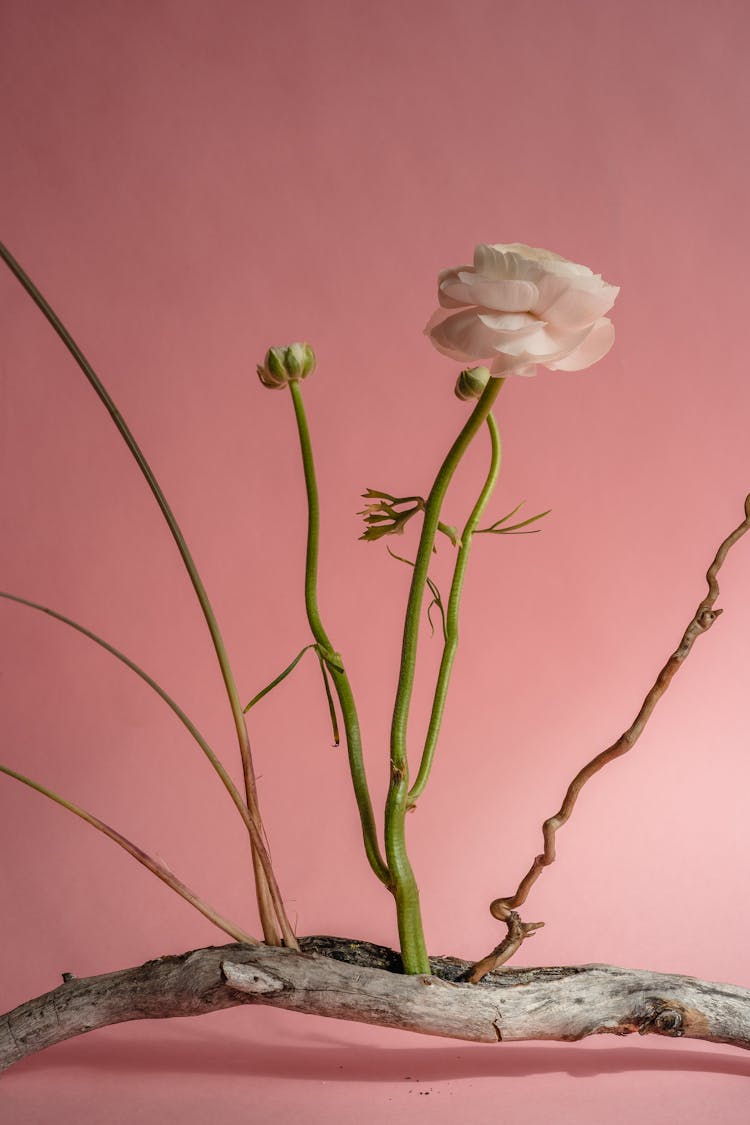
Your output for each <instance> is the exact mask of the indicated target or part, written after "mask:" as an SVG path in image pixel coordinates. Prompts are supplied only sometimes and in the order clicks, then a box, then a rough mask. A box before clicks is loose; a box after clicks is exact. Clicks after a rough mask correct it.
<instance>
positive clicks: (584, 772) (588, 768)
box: [471, 495, 750, 981]
mask: <svg viewBox="0 0 750 1125" xmlns="http://www.w3.org/2000/svg"><path fill="white" fill-rule="evenodd" d="M749 530H750V495H748V496H747V497H746V498H745V518H744V520H743V521H742V523H741V524H739V526H738V527H736V528H735V529H734V531H732V532H730V534H729V535H728V536H727V537H726V539H725V540H724V542H723V543H722V544H721V546H720V547H719V549H718V550H717V552H716V554H715V556H714V560H713V562H712V563H711V565H710V566H709V568H708V571H707V572H706V583H707V585H708V593H707V594H706V597H705V598H704V599H703V601H702V602H701V603H700V605H699V606H698V608H697V609H696V611H695V613H694V614H693V617H692V620H691V621H690V623H689V625H688V626H687V628H686V629H685V632H684V633H683V635H682V640H681V641H680V643H679V645H678V646H677V648H676V649H675V651H674V652H673V653H672V655H671V656H670V657H669V659H668V660H667V662H666V664H665V665H664V667H663V668H662V670H661V671H660V672H659V675H658V676H657V677H656V680H655V681H654V684H653V686H652V688H651V689H650V691H649V692H648V694H647V695H646V698H645V699H644V701H643V703H642V705H641V709H640V711H639V712H638V714H637V715H636V717H635V719H634V720H633V722H632V723H631V724H630V726H629V727H628V729H627V730H626V731H624V732H623V733H622V734H621V735H620V737H619V738H618V739H617V741H616V742H613V743H612V745H611V746H609V747H607V749H606V750H602V751H601V753H599V754H597V755H596V757H595V758H592V759H591V761H590V762H588V763H587V764H586V765H585V766H584V767H583V768H582V769H581V770H579V771H578V773H577V774H576V776H575V777H574V778H573V780H572V781H571V783H570V785H569V786H568V789H567V792H566V794H565V797H564V799H563V803H562V805H561V806H560V809H559V810H558V812H556V813H555V815H554V816H551V817H549V819H548V820H545V822H544V825H543V826H542V835H543V839H544V851H543V852H542V853H541V854H540V855H538V856H536V857H535V859H534V862H533V863H532V865H531V867H530V868H529V870H528V871H527V872H526V874H525V875H524V877H523V879H522V880H521V882H520V883H519V884H518V887H517V889H516V891H515V893H514V894H512V895H510V896H509V897H508V898H497V899H495V901H494V902H492V903H490V913H491V914H492V916H493V918H497V919H498V921H501V922H505V924H506V925H507V927H508V934H507V936H506V937H505V938H504V939H503V941H501V942H500V944H499V945H498V946H496V948H495V949H493V950H492V952H491V953H489V954H488V955H487V956H486V957H483V958H482V960H481V961H478V962H477V963H476V965H475V966H474V967H473V970H472V973H471V979H472V980H473V981H478V980H481V978H482V976H484V974H485V973H489V972H491V971H493V970H495V969H498V968H500V966H501V965H503V964H505V962H506V961H508V960H509V959H510V958H511V957H512V956H513V954H514V953H516V952H517V951H518V949H519V948H520V947H521V944H522V943H523V941H524V940H525V939H526V938H527V937H529V936H530V935H531V934H532V933H533V931H534V930H536V929H538V928H539V926H540V925H543V924H544V923H542V922H521V919H520V918H519V916H518V914H516V913H515V912H516V911H517V909H518V907H519V906H523V904H524V903H525V902H526V899H527V898H528V896H529V891H530V890H531V888H532V887H533V885H534V883H536V881H537V879H538V878H539V876H540V875H541V873H542V871H543V870H544V868H545V867H549V865H550V864H551V863H554V861H555V856H556V852H555V836H556V835H557V831H558V829H559V828H562V826H563V825H564V824H566V823H567V821H568V820H569V819H570V816H571V814H572V812H573V809H574V808H575V804H576V801H577V800H578V797H579V794H580V792H581V790H582V789H583V787H584V785H585V784H586V782H587V781H589V780H590V779H591V778H592V777H593V776H594V774H596V773H598V772H599V770H601V769H603V768H604V766H606V765H608V764H609V762H612V761H614V760H615V759H616V758H621V757H622V755H623V754H627V752H628V750H631V749H632V747H633V746H634V745H635V744H636V742H637V741H638V739H639V738H640V736H641V734H642V733H643V730H644V727H645V726H646V723H647V722H648V720H649V719H650V718H651V715H652V714H653V711H654V709H655V707H656V704H657V703H658V702H659V700H660V699H661V697H662V696H663V695H664V692H665V691H666V690H667V688H668V687H669V685H670V684H671V682H672V680H673V678H674V676H675V674H676V673H677V672H678V670H679V669H680V668H681V667H682V664H683V662H684V661H685V660H686V659H687V657H688V655H689V654H690V651H691V649H692V647H693V645H694V643H695V641H696V640H697V638H698V637H700V636H702V634H703V633H706V632H707V631H708V630H709V629H710V628H711V626H712V625H713V623H714V621H715V620H716V618H717V617H718V616H719V615H720V614H721V613H722V612H723V611H722V610H721V609H716V608H715V606H716V600H717V598H718V597H719V582H718V578H717V575H718V573H719V570H720V569H721V567H722V565H723V563H724V560H725V559H726V557H727V555H728V554H729V551H730V549H731V548H732V547H733V546H734V544H735V543H737V541H738V540H739V539H741V538H742V536H743V535H744V534H745V533H746V532H747V531H749Z"/></svg>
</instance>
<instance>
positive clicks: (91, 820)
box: [0, 766, 260, 945]
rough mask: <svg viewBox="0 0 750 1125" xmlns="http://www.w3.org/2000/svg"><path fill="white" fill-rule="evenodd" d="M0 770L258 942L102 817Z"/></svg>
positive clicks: (226, 927) (222, 923)
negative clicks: (61, 808) (60, 806)
mask: <svg viewBox="0 0 750 1125" xmlns="http://www.w3.org/2000/svg"><path fill="white" fill-rule="evenodd" d="M0 773H4V774H7V776H8V777H12V778H15V780H16V781H20V782H21V783H22V784H23V785H28V786H29V788H30V789H35V790H36V791H37V793H41V794H42V795H43V796H45V797H49V799H50V800H51V801H54V802H55V803H56V804H58V805H62V807H63V808H64V809H67V810H68V812H72V813H74V814H75V815H76V816H78V817H80V818H81V820H85V821H86V823H87V824H90V825H91V827H92V828H96V829H97V831H99V832H102V833H103V834H104V835H105V836H108V837H109V839H110V840H112V841H113V842H114V843H115V844H117V845H118V846H119V847H121V848H123V849H124V851H126V852H127V853H128V855H132V857H133V859H137V860H138V862H139V863H140V864H142V865H143V866H144V867H145V868H147V870H149V871H150V872H151V873H152V874H153V875H156V877H157V879H161V881H162V882H163V883H166V884H167V886H168V887H171V888H172V890H173V891H176V893H177V894H178V895H180V897H181V898H184V899H185V901H186V902H189V903H190V905H191V906H194V907H195V909H196V910H198V911H199V912H200V913H201V914H202V915H203V917H204V918H208V920H209V922H213V924H214V925H215V926H218V927H219V929H220V930H223V931H224V933H225V934H229V936H230V937H232V938H234V940H235V941H242V942H244V943H245V944H246V945H259V944H260V942H259V941H258V939H257V938H254V937H252V936H251V935H250V934H247V933H245V931H244V930H241V929H240V928H239V926H236V925H235V924H234V922H230V921H229V920H228V919H227V918H224V917H223V915H221V914H219V913H218V911H216V910H214V908H213V907H212V906H209V905H208V903H207V902H204V901H203V899H201V898H199V897H198V895H197V894H196V893H195V892H194V891H192V890H191V889H190V887H188V886H187V885H186V884H185V883H183V882H182V880H181V879H178V878H177V876H176V875H174V874H173V873H172V872H171V871H170V870H169V868H167V867H166V866H165V865H164V864H163V863H160V862H159V861H158V860H157V859H154V858H153V856H150V855H148V853H147V852H144V851H143V850H142V849H141V848H139V847H138V846H137V844H133V843H131V841H130V840H128V839H127V838H126V837H125V836H123V835H121V833H119V832H118V831H117V830H116V829H114V828H110V826H109V825H108V824H105V823H104V821H103V820H99V818H98V817H97V816H94V815H93V814H92V813H90V812H86V810H85V809H82V808H81V807H80V806H79V805H74V804H73V802H72V801H67V800H66V799H65V798H64V797H61V796H60V795H59V794H58V793H54V792H53V791H52V790H51V789H47V788H46V786H44V785H40V784H39V782H38V781H32V780H31V778H30V777H25V776H24V775H23V774H22V773H16V771H15V770H12V769H10V767H9V766H0Z"/></svg>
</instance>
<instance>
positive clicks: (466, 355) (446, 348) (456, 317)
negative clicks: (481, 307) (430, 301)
mask: <svg viewBox="0 0 750 1125" xmlns="http://www.w3.org/2000/svg"><path fill="white" fill-rule="evenodd" d="M425 333H426V334H427V335H428V336H429V337H430V339H431V340H432V342H433V344H434V345H435V347H436V348H437V349H438V351H442V352H443V354H444V355H449V354H450V355H451V357H452V358H453V359H458V360H460V361H464V360H470V359H487V358H488V357H489V356H492V355H494V354H495V340H496V336H495V333H494V332H493V331H492V329H491V328H487V326H486V325H485V324H483V323H482V321H481V320H480V319H479V317H478V316H477V313H476V310H475V309H467V310H466V311H464V312H460V313H454V314H453V316H448V317H445V318H444V319H441V318H439V316H438V315H437V314H436V316H433V317H432V318H431V320H429V321H428V322H427V326H426V328H425Z"/></svg>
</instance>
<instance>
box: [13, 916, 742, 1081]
mask: <svg viewBox="0 0 750 1125" xmlns="http://www.w3.org/2000/svg"><path fill="white" fill-rule="evenodd" d="M300 946H301V948H302V952H301V953H296V952H294V951H293V950H289V949H281V948H278V947H275V948H274V947H270V946H263V945H261V946H246V945H238V944H233V945H225V946H219V947H209V948H206V949H198V950H195V951H193V952H191V953H183V954H181V955H179V956H168V957H161V958H159V959H158V960H157V961H148V962H146V964H145V965H141V966H139V967H138V968H134V969H124V970H122V971H121V972H117V973H107V974H105V975H103V976H96V977H88V978H83V979H80V980H79V979H77V978H75V977H73V976H72V975H71V974H69V973H65V974H64V982H63V984H61V985H60V986H59V987H58V988H56V989H55V990H54V991H53V992H48V993H46V994H45V995H44V996H39V997H37V998H36V999H34V1000H30V1001H28V1002H27V1003H25V1004H22V1005H20V1007H18V1008H16V1009H14V1011H12V1012H9V1013H8V1014H7V1015H5V1016H2V1017H0V1069H5V1068H7V1067H9V1066H11V1065H12V1064H13V1063H14V1062H18V1061H19V1060H20V1059H22V1058H24V1057H25V1056H26V1055H29V1054H32V1053H33V1052H35V1051H41V1050H43V1049H44V1048H45V1047H50V1046H52V1045H53V1044H55V1043H60V1042H62V1041H63V1040H64V1039H71V1038H73V1037H74V1036H76V1035H82V1034H83V1033H84V1032H86V1031H93V1030H95V1029H96V1028H99V1027H106V1026H107V1025H109V1024H115V1023H124V1022H126V1021H128V1020H138V1019H163V1018H167V1017H171V1016H194V1015H200V1014H201V1013H203V1012H212V1011H217V1010H218V1009H220V1008H229V1007H233V1006H234V1005H238V1004H268V1005H271V1006H273V1007H277V1008H286V1009H288V1010H291V1011H296V1012H308V1013H310V1014H313V1015H319V1016H331V1017H333V1018H336V1019H346V1020H354V1021H357V1022H360V1023H372V1024H379V1025H382V1026H384V1027H396V1028H402V1029H404V1030H407V1031H418V1032H422V1033H423V1034H426V1035H439V1036H444V1037H446V1038H455V1039H466V1040H473V1041H476V1042H479V1043H497V1042H511V1041H518V1040H529V1039H554V1040H562V1041H573V1040H578V1039H583V1038H584V1037H585V1036H587V1035H597V1034H600V1033H608V1034H613V1035H629V1034H631V1033H633V1032H638V1033H639V1034H640V1035H648V1034H656V1035H666V1036H670V1037H675V1038H679V1037H685V1038H687V1039H703V1040H706V1041H708V1042H712V1043H727V1044H730V1045H731V1046H734V1047H744V1048H745V1049H748V1048H750V990H748V989H743V988H739V987H736V986H734V985H728V984H711V983H708V982H706V981H700V980H696V979H694V978H693V977H683V976H675V975H671V974H667V973H654V972H645V971H640V970H634V969H621V968H616V967H614V966H612V965H579V966H572V967H565V968H560V967H558V968H538V969H505V970H503V971H501V972H496V973H491V974H489V975H488V976H487V977H485V978H484V980H482V981H481V982H480V983H479V984H470V983H468V981H467V980H466V976H467V974H468V973H470V971H471V968H472V966H471V964H470V963H469V962H466V961H460V960H458V959H456V958H450V957H443V958H434V959H432V960H431V968H432V972H433V975H432V976H429V977H428V976H405V975H403V974H402V973H401V972H400V959H399V956H398V954H397V953H394V952H393V951H392V950H390V949H385V948H383V947H382V946H375V945H370V944H369V943H367V942H357V941H348V940H346V939H342V938H329V937H310V938H302V939H301V940H300Z"/></svg>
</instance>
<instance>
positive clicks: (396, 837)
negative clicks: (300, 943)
mask: <svg viewBox="0 0 750 1125" xmlns="http://www.w3.org/2000/svg"><path fill="white" fill-rule="evenodd" d="M502 385H503V380H502V379H490V381H489V383H488V384H487V387H486V388H485V390H484V392H483V394H482V397H481V398H480V399H479V401H478V402H477V404H476V406H475V407H474V410H473V411H472V414H471V416H470V418H469V419H468V421H467V422H466V424H465V426H464V427H463V429H462V430H461V432H460V434H459V435H458V437H457V438H456V440H455V441H454V443H453V445H452V446H451V448H450V450H449V452H448V455H447V456H446V458H445V460H444V461H443V464H442V465H441V467H440V470H439V472H438V475H437V477H436V478H435V483H434V485H433V486H432V491H431V492H430V495H429V497H428V499H427V504H426V505H425V512H424V522H423V525H422V535H421V538H420V541H419V549H418V551H417V557H416V560H415V562H414V569H413V572H412V581H411V589H410V591H409V601H408V603H407V607H406V618H405V621H404V638H403V644H402V648H401V667H400V672H399V680H398V688H397V690H396V702H395V705H394V710H393V721H392V724H391V783H390V788H389V791H388V798H387V801H386V811H385V849H386V860H387V863H388V869H389V871H390V873H391V878H392V880H393V883H394V885H395V896H396V910H397V913H398V927H399V936H400V938H401V958H402V961H403V965H404V970H405V972H407V973H429V971H430V966H429V961H428V959H427V950H426V946H425V941H424V934H423V929H422V917H421V912H420V908H419V891H418V888H417V884H416V880H415V878H414V872H413V871H412V868H411V864H410V863H409V858H408V855H407V851H406V811H407V808H408V804H409V762H408V757H407V728H408V721H409V706H410V704H411V696H412V691H413V688H414V672H415V668H416V656H417V642H418V639H419V622H420V616H421V612H422V602H423V599H424V590H425V584H426V580H427V575H428V571H429V566H430V559H431V556H432V549H433V547H434V544H435V536H436V534H437V530H438V524H439V521H440V510H441V508H442V504H443V500H444V498H445V494H446V492H447V490H448V486H449V484H450V482H451V480H452V478H453V474H454V473H455V471H456V468H457V467H458V464H459V462H460V460H461V458H462V457H463V455H464V453H465V452H466V450H467V449H468V447H469V445H470V443H471V441H472V439H473V438H474V436H475V435H476V433H477V432H478V430H479V429H480V428H481V426H482V425H483V424H484V422H485V420H486V418H487V416H488V415H489V413H490V411H491V410H492V406H493V403H494V401H495V399H496V398H497V396H498V394H499V393H500V388H501V387H502Z"/></svg>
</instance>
